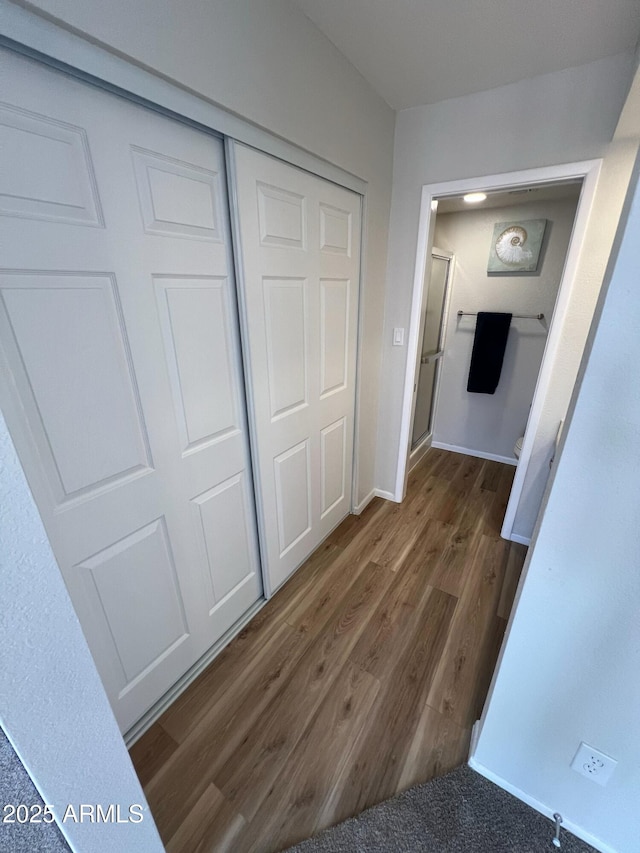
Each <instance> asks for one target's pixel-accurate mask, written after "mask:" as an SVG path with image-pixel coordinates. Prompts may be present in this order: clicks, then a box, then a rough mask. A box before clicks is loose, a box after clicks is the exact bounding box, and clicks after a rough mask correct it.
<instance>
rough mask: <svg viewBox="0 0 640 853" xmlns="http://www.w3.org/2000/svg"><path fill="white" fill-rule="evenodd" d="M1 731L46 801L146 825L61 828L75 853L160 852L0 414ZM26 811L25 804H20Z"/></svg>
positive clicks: (56, 806) (69, 824)
mask: <svg viewBox="0 0 640 853" xmlns="http://www.w3.org/2000/svg"><path fill="white" fill-rule="evenodd" d="M0 470H1V471H2V476H1V477H0V529H1V532H2V548H1V549H0V576H1V577H2V603H1V605H0V608H1V613H2V618H0V672H1V673H2V692H1V693H0V723H1V724H2V728H3V729H4V730H5V732H6V734H7V736H8V737H9V739H10V740H11V742H12V744H13V747H14V749H15V750H16V752H17V754H18V756H19V757H20V759H21V760H22V762H23V764H24V765H25V767H26V768H27V769H28V771H29V775H30V776H31V778H32V779H33V781H34V782H35V784H36V787H37V788H38V790H39V791H40V794H41V795H42V799H43V800H44V802H45V803H47V804H49V805H52V806H53V807H54V812H55V814H56V815H57V816H58V817H62V816H63V814H64V811H65V807H66V805H67V804H68V803H71V804H74V806H75V807H76V809H77V806H78V805H79V804H80V803H93V804H94V805H95V804H97V803H100V804H101V805H102V806H103V807H104V808H105V809H106V808H107V807H108V806H109V804H111V803H113V804H119V805H120V809H121V814H122V817H123V818H124V817H126V816H128V814H129V806H130V805H131V804H134V803H140V804H142V805H144V808H145V811H144V820H143V821H142V822H141V823H137V824H130V823H122V824H112V823H107V824H95V823H89V822H84V823H81V824H80V823H74V822H73V821H68V822H66V823H64V824H61V829H62V831H63V833H64V835H65V836H66V838H67V840H68V841H69V844H70V845H71V847H72V849H74V850H81V851H82V853H121V851H123V850H127V851H131V853H137V851H139V853H156V851H157V853H161V851H162V850H163V849H164V848H163V846H162V843H161V841H160V838H159V836H158V833H157V830H156V828H155V824H154V823H153V819H152V817H151V815H150V812H149V808H148V806H147V804H146V800H145V798H144V794H143V792H142V788H141V787H140V783H139V781H138V777H137V776H136V774H135V771H134V769H133V765H132V764H131V761H130V759H129V755H128V753H127V750H126V748H125V745H124V742H123V740H122V737H121V735H120V730H119V729H118V726H117V725H116V721H115V718H114V716H113V713H112V711H111V707H110V705H109V701H108V699H107V696H106V694H105V692H104V689H103V687H102V683H101V682H100V679H99V677H98V673H97V671H96V668H95V665H94V663H93V658H92V657H91V654H90V653H89V649H88V647H87V644H86V641H85V639H84V635H83V634H82V630H81V628H80V623H79V622H78V618H77V616H76V614H75V612H74V610H73V607H72V605H71V601H70V599H69V596H68V594H67V591H66V588H65V586H64V582H63V580H62V575H61V574H60V571H59V569H58V566H57V565H56V562H55V559H54V557H53V554H52V552H51V548H50V546H49V542H48V540H47V537H46V534H45V532H44V528H43V526H42V521H41V520H40V516H39V514H38V511H37V509H36V506H35V504H34V502H33V498H32V497H31V492H30V491H29V488H28V486H27V483H26V480H25V477H24V474H23V471H22V468H21V466H20V464H19V462H18V457H17V455H16V452H15V449H14V447H13V444H12V442H11V439H10V438H9V433H8V431H7V428H6V425H5V422H4V420H3V418H2V416H1V415H0ZM27 805H28V804H27Z"/></svg>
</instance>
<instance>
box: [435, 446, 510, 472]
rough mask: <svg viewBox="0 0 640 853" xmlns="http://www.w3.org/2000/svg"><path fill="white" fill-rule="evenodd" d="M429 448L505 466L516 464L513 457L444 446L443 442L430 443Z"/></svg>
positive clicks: (468, 448)
mask: <svg viewBox="0 0 640 853" xmlns="http://www.w3.org/2000/svg"><path fill="white" fill-rule="evenodd" d="M431 447H437V448H438V449H439V450H451V451H452V453H464V454H465V455H466V456H477V458H478V459H490V460H491V461H492V462H503V463H504V464H505V465H513V466H514V467H515V466H516V465H517V464H518V460H517V459H516V458H515V456H498V454H497V453H485V452H484V450H474V449H473V448H472V447H460V446H458V445H457V444H446V442H444V441H432V442H431Z"/></svg>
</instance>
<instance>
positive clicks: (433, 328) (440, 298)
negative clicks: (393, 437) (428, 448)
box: [411, 253, 451, 450]
mask: <svg viewBox="0 0 640 853" xmlns="http://www.w3.org/2000/svg"><path fill="white" fill-rule="evenodd" d="M450 263H451V259H450V258H447V257H444V256H442V255H437V254H435V253H434V254H433V255H432V259H431V276H430V279H429V288H428V291H427V305H426V311H425V316H424V326H423V335H422V350H421V357H420V373H419V376H418V390H417V393H416V406H415V412H414V416H413V433H412V436H411V449H412V450H413V449H414V448H415V447H417V446H418V445H419V444H420V442H421V441H422V440H423V438H425V436H427V435H428V434H429V433H430V432H431V429H432V426H433V414H434V412H433V404H434V392H435V387H436V379H437V376H438V367H439V361H440V358H441V357H442V349H441V347H442V344H443V341H442V314H443V311H444V302H445V296H446V293H447V280H448V278H449V265H450Z"/></svg>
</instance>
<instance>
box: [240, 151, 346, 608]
mask: <svg viewBox="0 0 640 853" xmlns="http://www.w3.org/2000/svg"><path fill="white" fill-rule="evenodd" d="M234 152H235V170H236V178H237V201H238V219H239V235H240V242H241V262H242V269H243V275H242V278H243V287H242V293H243V299H244V302H245V315H246V323H247V336H246V338H247V345H248V358H249V364H250V370H249V375H250V377H251V394H252V402H253V405H252V410H253V418H254V423H253V432H254V440H255V445H254V451H255V455H254V461H255V467H256V469H257V480H258V483H259V487H258V494H259V500H258V514H259V517H260V521H261V529H262V532H263V545H264V557H266V560H265V562H266V567H267V576H268V579H269V582H270V586H271V590H272V591H273V590H275V589H276V588H277V587H278V586H280V585H281V584H282V583H283V582H284V581H285V580H286V579H287V577H288V576H289V575H290V574H291V573H292V572H293V571H294V570H295V569H296V568H297V567H298V566H299V565H300V564H301V563H302V562H303V560H304V559H305V558H306V557H307V556H308V555H309V554H310V553H311V552H312V551H313V550H314V549H315V548H316V547H317V546H318V544H319V543H320V542H321V541H322V540H323V539H324V538H325V537H326V536H327V535H328V534H329V533H330V532H331V530H332V529H333V528H334V527H335V526H336V524H338V522H339V521H340V520H341V519H342V518H343V517H344V516H345V515H347V514H348V512H349V510H350V508H351V480H352V462H353V417H354V400H355V365H356V338H357V313H358V312H357V306H358V286H359V274H360V209H361V199H360V196H358V195H356V194H355V193H353V192H350V191H349V190H346V189H344V188H342V187H338V186H336V185H335V184H332V183H330V182H328V181H325V180H322V179H321V178H317V177H315V176H314V175H311V174H309V173H307V172H303V171H301V170H299V169H296V168H294V167H293V166H288V165H286V164H285V163H282V162H281V161H279V160H275V159H273V158H272V157H268V156H267V155H265V154H261V153H259V152H257V151H254V150H252V149H250V148H246V147H244V146H242V145H235V146H234Z"/></svg>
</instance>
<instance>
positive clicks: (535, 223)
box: [487, 219, 547, 274]
mask: <svg viewBox="0 0 640 853" xmlns="http://www.w3.org/2000/svg"><path fill="white" fill-rule="evenodd" d="M546 227H547V220H546V219H525V220H518V221H511V222H496V223H495V225H494V227H493V236H492V238H491V248H490V250H489V262H488V264H487V273H512V274H513V273H534V272H536V270H537V269H538V262H539V260H540V250H541V248H542V242H543V240H544V234H545V230H546Z"/></svg>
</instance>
